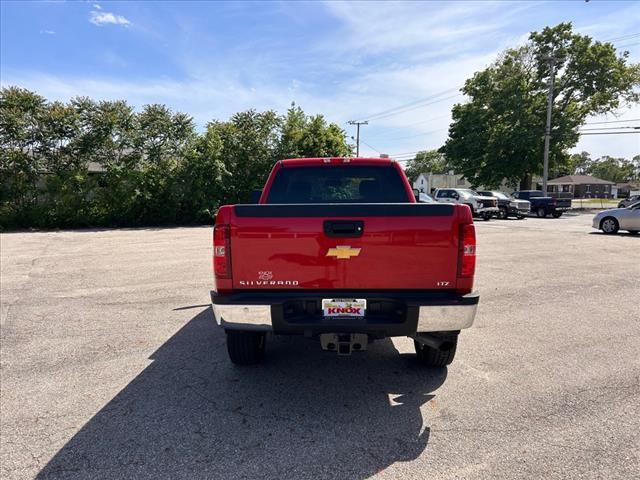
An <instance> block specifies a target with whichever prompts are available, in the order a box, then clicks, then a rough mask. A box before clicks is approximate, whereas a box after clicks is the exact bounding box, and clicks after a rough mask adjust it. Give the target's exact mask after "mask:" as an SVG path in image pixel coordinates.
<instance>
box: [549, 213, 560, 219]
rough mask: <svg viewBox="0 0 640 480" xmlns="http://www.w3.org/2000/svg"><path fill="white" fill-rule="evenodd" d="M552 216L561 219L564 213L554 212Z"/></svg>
mask: <svg viewBox="0 0 640 480" xmlns="http://www.w3.org/2000/svg"><path fill="white" fill-rule="evenodd" d="M551 215H553V218H560V217H561V216H562V212H553V213H552V214H551Z"/></svg>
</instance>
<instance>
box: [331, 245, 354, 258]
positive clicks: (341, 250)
mask: <svg viewBox="0 0 640 480" xmlns="http://www.w3.org/2000/svg"><path fill="white" fill-rule="evenodd" d="M360 250H361V249H360V248H351V246H349V245H338V246H336V248H330V249H329V251H328V252H327V257H336V258H338V259H340V260H349V259H350V258H351V257H357V256H358V255H360Z"/></svg>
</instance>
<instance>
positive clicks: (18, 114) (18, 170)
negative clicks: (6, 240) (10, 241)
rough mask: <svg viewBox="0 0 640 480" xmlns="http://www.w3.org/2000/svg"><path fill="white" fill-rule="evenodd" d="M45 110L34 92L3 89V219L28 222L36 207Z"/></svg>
mask: <svg viewBox="0 0 640 480" xmlns="http://www.w3.org/2000/svg"><path fill="white" fill-rule="evenodd" d="M46 107H47V104H46V100H45V99H44V98H43V97H41V96H40V95H37V94H36V93H34V92H30V91H28V90H25V89H22V88H18V87H8V88H3V89H2V90H0V149H1V151H0V208H1V212H0V213H1V214H2V218H3V219H4V218H6V219H9V218H10V219H12V220H11V221H13V222H19V223H20V222H21V221H26V222H28V221H29V220H28V219H27V218H24V217H26V216H28V212H29V211H30V210H31V209H32V208H33V207H34V205H35V202H36V199H37V182H38V178H39V174H40V172H41V170H42V169H43V166H42V165H41V163H42V162H41V160H40V157H39V150H40V148H41V142H42V133H41V130H40V124H41V119H42V116H43V115H44V113H45V111H46ZM21 217H22V220H20V218H21ZM7 222H8V220H7Z"/></svg>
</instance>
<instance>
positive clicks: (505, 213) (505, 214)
mask: <svg viewBox="0 0 640 480" xmlns="http://www.w3.org/2000/svg"><path fill="white" fill-rule="evenodd" d="M498 218H499V219H500V220H506V219H507V218H509V211H508V210H507V209H506V208H505V207H500V211H499V212H498Z"/></svg>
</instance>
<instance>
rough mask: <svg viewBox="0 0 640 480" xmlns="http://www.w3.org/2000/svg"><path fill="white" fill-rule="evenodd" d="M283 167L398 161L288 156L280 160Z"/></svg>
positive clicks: (382, 163)
mask: <svg viewBox="0 0 640 480" xmlns="http://www.w3.org/2000/svg"><path fill="white" fill-rule="evenodd" d="M279 163H280V164H281V165H282V166H283V167H294V166H313V165H327V164H332V165H344V164H350V165H354V164H355V165H391V164H392V163H396V162H395V160H393V159H391V158H375V157H374V158H366V157H315V158H288V159H286V160H280V162H279Z"/></svg>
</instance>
